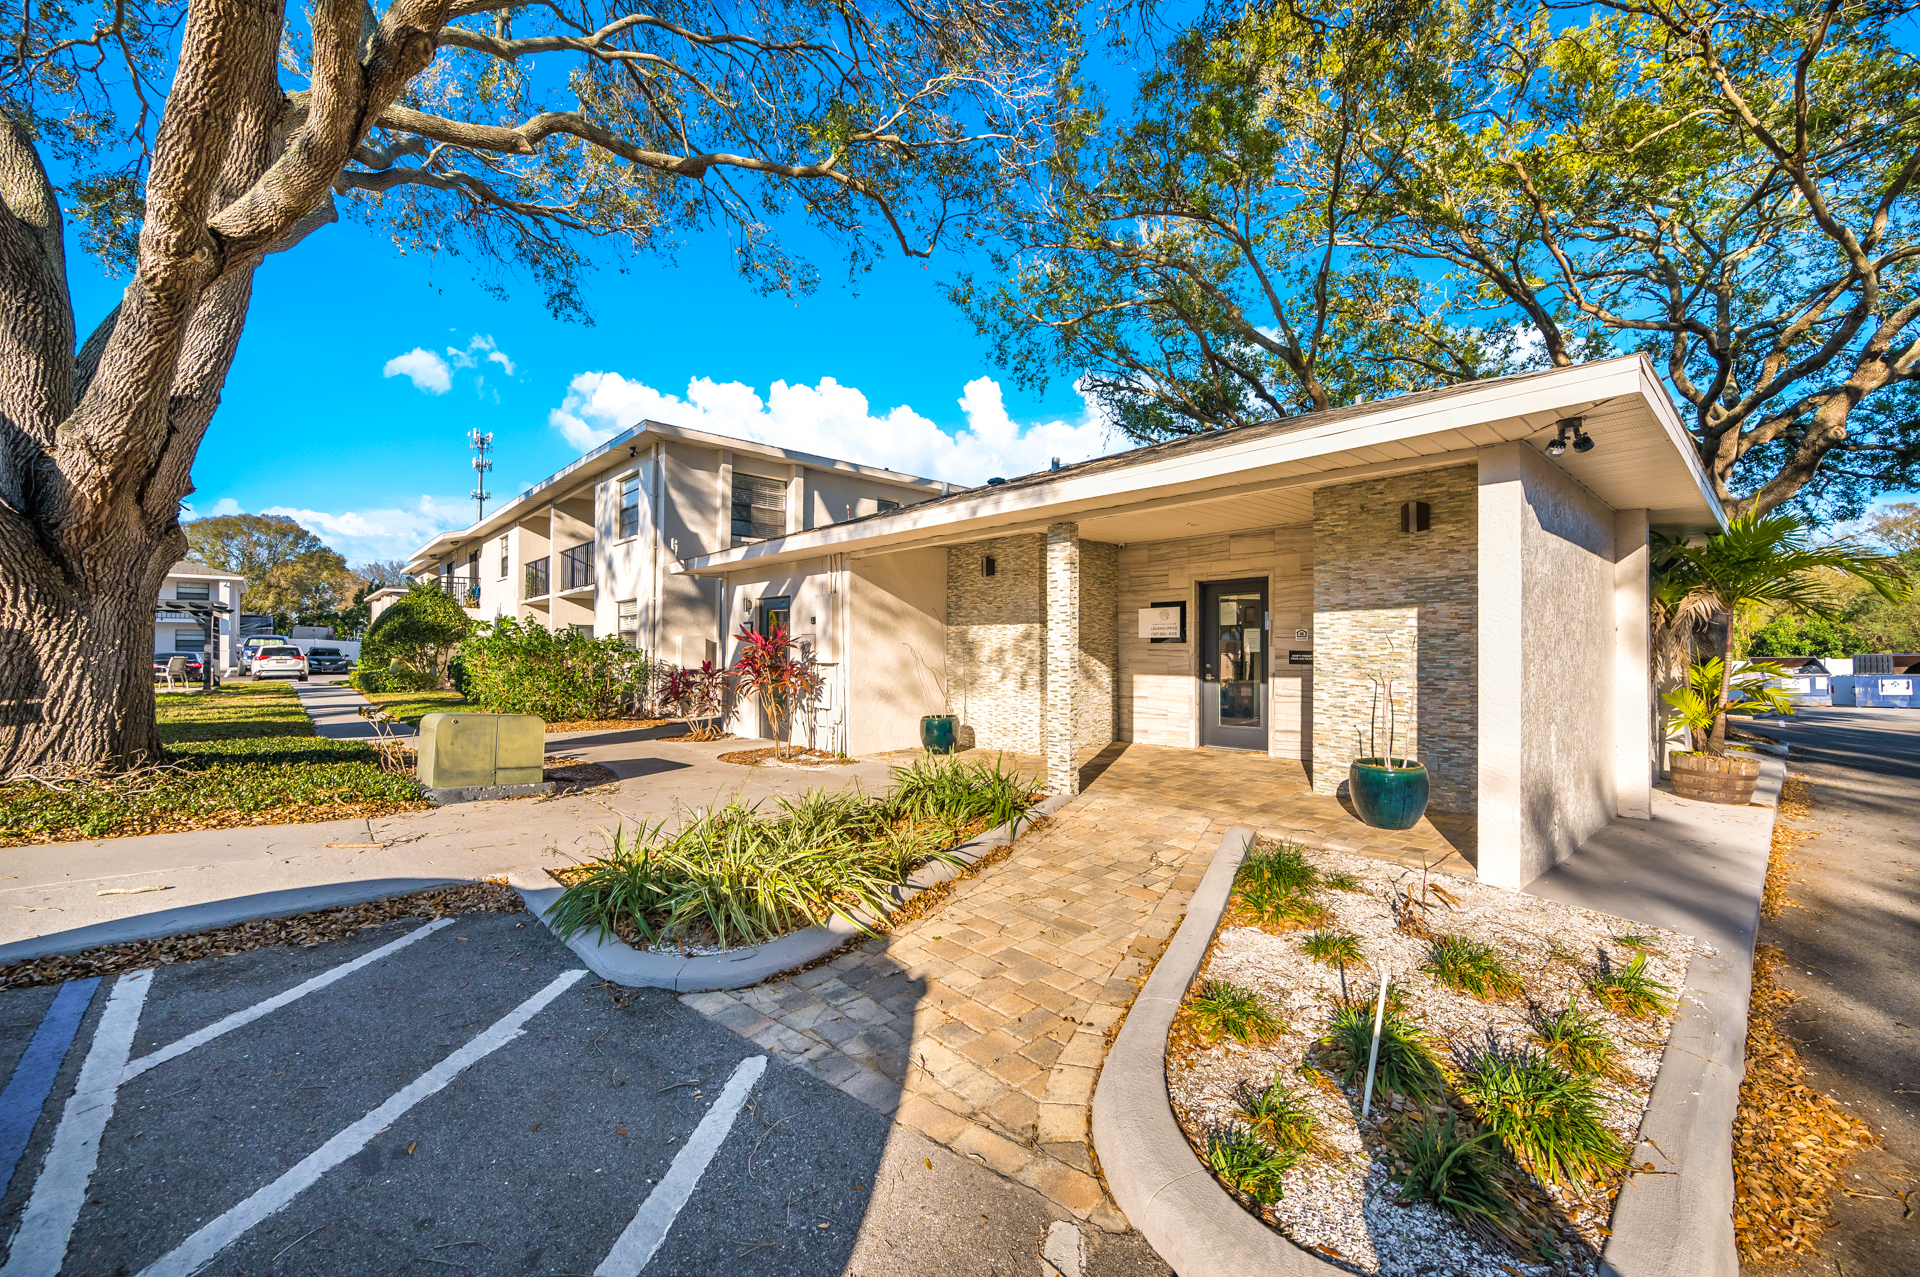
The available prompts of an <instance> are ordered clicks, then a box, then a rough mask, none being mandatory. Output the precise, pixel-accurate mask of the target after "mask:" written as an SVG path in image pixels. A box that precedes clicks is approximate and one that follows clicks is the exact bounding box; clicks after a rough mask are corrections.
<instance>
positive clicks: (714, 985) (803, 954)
mask: <svg viewBox="0 0 1920 1277" xmlns="http://www.w3.org/2000/svg"><path fill="white" fill-rule="evenodd" d="M1070 801H1072V800H1071V798H1069V797H1067V796H1064V795H1056V796H1055V797H1052V798H1046V799H1042V800H1041V801H1040V802H1038V803H1036V804H1034V806H1033V808H1032V810H1031V811H1030V813H1029V814H1028V815H1027V816H1025V817H1022V818H1021V819H1020V820H1017V821H1013V822H1010V823H1008V824H1005V825H996V826H995V827H994V828H992V829H989V830H987V831H986V832H985V833H983V834H981V835H980V836H979V837H977V838H975V839H973V840H972V841H970V842H965V843H962V844H961V845H960V846H958V847H956V848H954V855H956V856H958V857H959V858H960V860H961V861H962V862H963V863H964V864H965V865H967V866H972V865H975V864H978V863H979V862H980V860H981V859H982V858H983V857H984V856H986V855H987V854H988V853H989V852H992V851H995V850H997V849H998V848H1001V847H1004V846H1006V845H1007V844H1008V843H1010V842H1012V841H1013V840H1014V839H1015V838H1016V837H1018V836H1019V832H1018V828H1016V826H1017V827H1019V828H1024V827H1025V826H1027V825H1030V824H1032V823H1033V822H1034V821H1036V820H1039V819H1040V818H1041V817H1044V816H1051V815H1052V814H1053V813H1054V812H1056V811H1059V810H1060V809H1061V808H1062V807H1064V806H1066V805H1067V803H1069V802H1070ZM960 872H961V871H960V870H959V869H958V868H956V867H955V866H953V865H949V864H946V863H943V862H941V861H935V862H934V863H932V864H930V865H925V866H922V867H921V868H920V869H918V870H916V871H915V872H914V873H913V874H911V875H909V876H908V878H907V880H906V881H905V882H903V883H901V884H900V886H899V887H897V888H895V889H894V899H895V901H896V902H897V903H899V904H905V903H906V902H907V901H909V900H911V899H913V897H915V896H917V895H919V894H920V893H921V892H923V891H925V890H926V889H927V888H929V887H934V886H938V885H939V884H941V883H943V882H947V881H949V880H950V879H952V878H955V877H957V876H959V874H960ZM519 890H520V895H521V898H522V899H524V900H525V901H526V902H527V908H529V909H531V910H532V911H533V914H534V916H535V917H537V918H539V919H540V920H541V921H542V922H545V923H547V926H548V929H549V930H551V929H552V928H553V924H552V923H551V922H550V921H548V919H547V911H548V910H550V909H552V908H553V905H554V902H555V901H557V900H559V899H560V895H561V892H562V888H559V887H538V888H533V889H531V890H529V889H526V888H521V889H519ZM860 934H861V928H860V927H859V926H857V925H855V923H853V922H851V921H849V920H848V919H845V918H838V917H836V918H832V919H829V920H828V921H827V922H826V923H825V924H824V925H819V926H812V927H807V928H806V929H804V930H801V931H793V932H789V933H788V934H786V935H784V936H780V937H778V938H776V939H773V940H770V941H768V942H767V943H766V944H763V945H756V946H754V947H753V948H750V949H741V950H737V951H730V952H728V953H716V954H707V955H703V956H700V957H692V958H682V957H677V956H675V955H673V954H666V953H642V952H641V951H640V950H638V949H635V948H634V947H633V946H631V945H629V944H626V943H625V942H624V941H622V940H620V939H619V938H618V937H616V936H612V935H609V936H606V937H605V938H604V939H602V938H596V937H594V936H592V935H588V934H584V933H583V934H580V935H576V936H574V937H573V939H571V940H567V941H564V943H565V944H566V946H567V947H568V948H569V949H572V950H573V951H574V953H576V954H577V955H579V958H580V960H581V961H582V962H584V963H586V964H587V969H588V970H589V971H592V972H593V973H594V974H595V975H597V976H599V977H600V978H601V979H602V980H611V981H613V983H615V984H619V985H625V986H627V987H629V988H638V989H672V990H673V991H674V992H675V993H705V992H707V991H709V990H712V989H744V988H747V987H748V986H749V985H755V984H759V983H760V982H761V981H763V980H768V979H771V978H772V977H774V976H776V975H779V974H780V973H781V972H783V971H791V970H792V969H793V968H795V967H800V966H805V965H806V964H807V963H809V962H812V961H813V960H814V959H815V958H822V957H825V956H826V955H827V954H829V953H832V952H833V951H834V950H835V949H837V948H839V947H840V946H841V945H843V944H845V943H847V941H849V940H851V939H853V938H854V937H855V936H858V935H860ZM554 935H555V936H556V937H558V936H559V932H558V931H555V932H554Z"/></svg>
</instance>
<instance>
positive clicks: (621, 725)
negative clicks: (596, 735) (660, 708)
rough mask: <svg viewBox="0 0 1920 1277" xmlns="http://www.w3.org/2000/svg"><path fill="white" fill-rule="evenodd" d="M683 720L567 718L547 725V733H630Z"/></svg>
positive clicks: (670, 724)
mask: <svg viewBox="0 0 1920 1277" xmlns="http://www.w3.org/2000/svg"><path fill="white" fill-rule="evenodd" d="M681 721H683V720H681V719H678V718H568V719H562V720H561V721H559V722H557V723H548V724H547V733H548V735H552V734H553V733H554V732H631V731H638V730H640V729H641V728H646V727H670V726H672V725H673V724H674V723H678V722H681Z"/></svg>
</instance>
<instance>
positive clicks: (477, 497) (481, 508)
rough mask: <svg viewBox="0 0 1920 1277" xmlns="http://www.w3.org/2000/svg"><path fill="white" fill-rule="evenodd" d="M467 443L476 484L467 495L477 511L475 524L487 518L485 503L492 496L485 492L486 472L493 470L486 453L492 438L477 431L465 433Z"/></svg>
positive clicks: (491, 444)
mask: <svg viewBox="0 0 1920 1277" xmlns="http://www.w3.org/2000/svg"><path fill="white" fill-rule="evenodd" d="M467 442H468V443H469V444H471V445H472V446H473V474H474V479H475V480H476V482H475V483H474V485H473V491H472V492H469V493H468V494H467V495H468V496H470V497H472V498H473V499H474V502H475V505H476V508H477V510H478V514H477V517H476V518H475V519H474V522H475V523H478V522H480V520H482V519H484V518H486V517H487V502H488V501H491V500H492V499H493V494H492V493H491V492H488V491H487V471H489V470H491V469H493V462H491V461H489V460H487V453H488V452H490V451H491V450H492V449H493V436H492V435H490V434H481V433H480V431H479V430H477V429H476V430H469V431H467Z"/></svg>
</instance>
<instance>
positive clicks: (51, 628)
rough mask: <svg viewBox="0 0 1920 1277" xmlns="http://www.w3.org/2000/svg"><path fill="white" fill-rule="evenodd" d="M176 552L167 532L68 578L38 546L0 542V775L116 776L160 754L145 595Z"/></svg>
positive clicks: (181, 544)
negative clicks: (86, 772)
mask: <svg viewBox="0 0 1920 1277" xmlns="http://www.w3.org/2000/svg"><path fill="white" fill-rule="evenodd" d="M185 548H186V538H185V537H184V536H183V535H182V534H181V533H180V531H179V529H178V528H177V527H175V528H172V529H170V530H169V532H168V533H167V534H166V535H163V536H161V537H159V538H157V539H154V540H150V541H148V542H147V543H146V544H120V545H117V546H115V547H113V550H112V551H111V552H106V553H102V554H101V555H99V556H98V557H97V558H95V559H94V560H93V561H92V562H91V563H89V564H88V565H87V567H88V568H89V569H91V570H90V571H87V572H85V573H83V574H81V575H78V576H77V577H69V576H67V575H66V574H63V573H62V572H61V571H60V570H59V568H58V567H57V566H56V565H55V562H54V560H53V559H52V558H51V557H50V556H49V555H47V554H46V553H45V551H44V550H43V549H41V548H40V547H38V546H33V545H28V546H25V547H22V546H19V545H17V544H5V543H4V542H0V576H4V577H5V578H6V579H7V582H8V588H6V589H4V590H0V776H10V775H14V774H16V773H19V772H38V771H61V772H66V771H70V770H73V769H76V768H78V769H90V768H104V769H109V770H119V769H122V768H128V767H138V766H140V765H141V764H142V763H148V762H152V761H154V760H155V759H156V758H158V757H159V756H160V755H161V752H162V751H161V746H160V734H159V729H158V727H157V726H156V724H155V721H154V700H153V609H154V600H155V599H157V598H158V597H159V595H160V584H161V582H162V581H163V580H165V578H166V575H167V569H168V568H169V567H170V566H171V565H172V563H173V562H174V560H175V558H176V557H178V555H179V554H180V553H182V552H184V550H185Z"/></svg>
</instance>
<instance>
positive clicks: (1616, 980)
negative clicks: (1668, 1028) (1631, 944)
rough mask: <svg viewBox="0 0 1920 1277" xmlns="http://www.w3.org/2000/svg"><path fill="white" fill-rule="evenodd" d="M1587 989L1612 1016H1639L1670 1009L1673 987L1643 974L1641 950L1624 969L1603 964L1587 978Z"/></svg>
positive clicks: (1660, 1012) (1645, 973)
mask: <svg viewBox="0 0 1920 1277" xmlns="http://www.w3.org/2000/svg"><path fill="white" fill-rule="evenodd" d="M1587 991H1588V992H1589V993H1591V994H1593V996H1594V997H1596V998H1598V999H1600V1003H1601V1005H1602V1006H1604V1007H1606V1008H1607V1010H1609V1011H1611V1012H1613V1013H1614V1014H1615V1015H1625V1016H1632V1017H1633V1018H1635V1019H1643V1018H1647V1017H1652V1016H1662V1015H1666V1014H1667V1013H1668V1012H1670V1011H1672V1010H1673V999H1672V996H1671V995H1672V993H1673V987H1672V986H1671V985H1666V984H1662V983H1661V982H1660V981H1658V980H1656V979H1654V978H1653V977H1652V976H1650V975H1648V974H1647V955H1646V954H1644V953H1643V954H1640V955H1639V956H1638V957H1636V958H1635V959H1634V960H1633V961H1632V962H1630V963H1628V964H1627V965H1626V967H1625V968H1624V969H1620V968H1615V967H1611V966H1603V967H1602V968H1601V969H1600V970H1598V971H1596V972H1594V973H1593V974H1592V975H1590V976H1588V977H1587Z"/></svg>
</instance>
